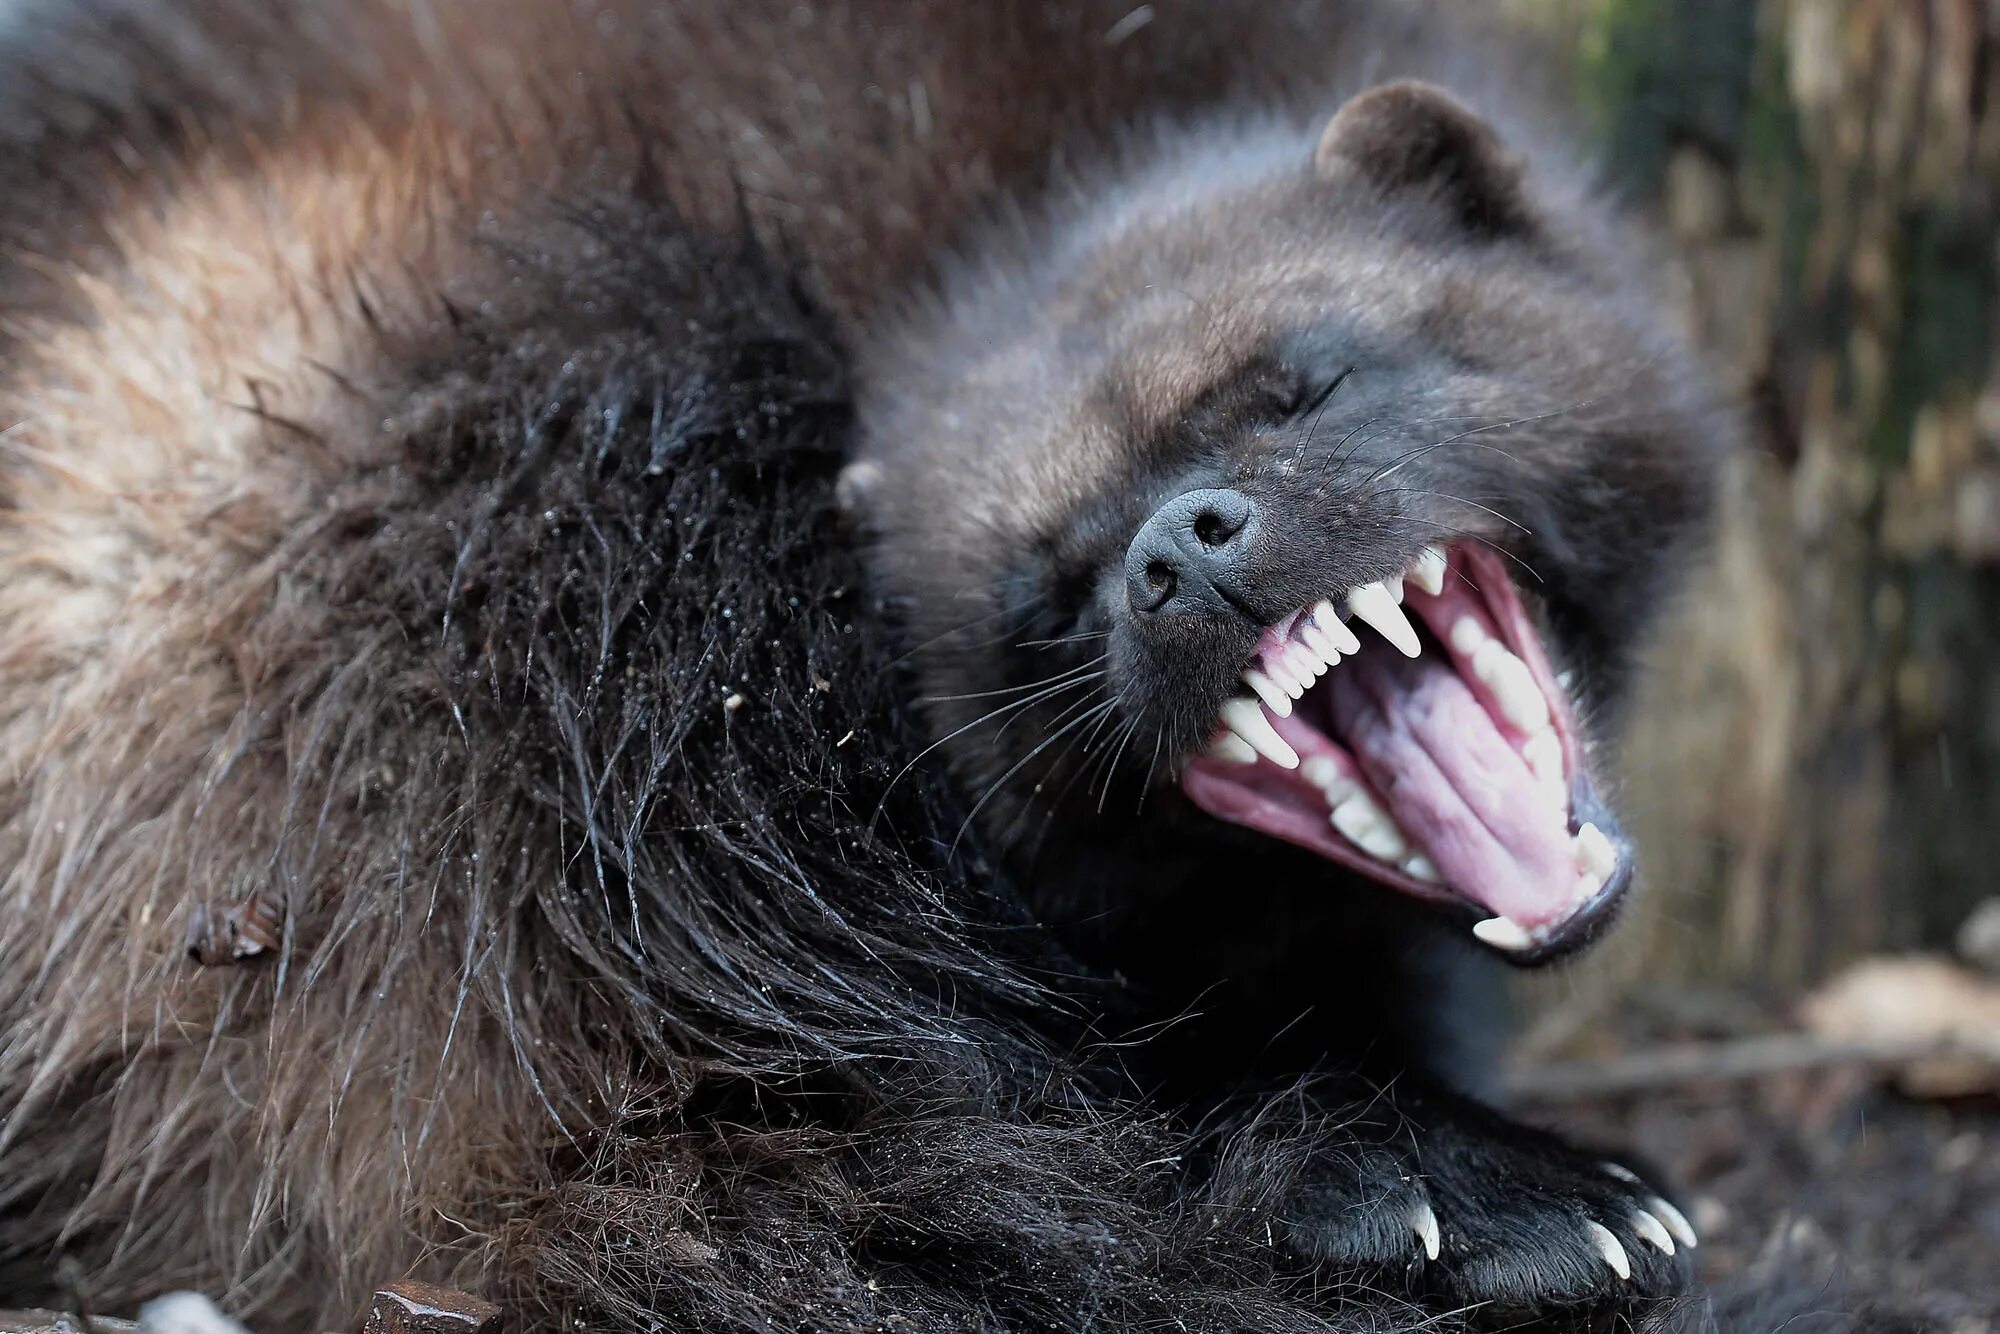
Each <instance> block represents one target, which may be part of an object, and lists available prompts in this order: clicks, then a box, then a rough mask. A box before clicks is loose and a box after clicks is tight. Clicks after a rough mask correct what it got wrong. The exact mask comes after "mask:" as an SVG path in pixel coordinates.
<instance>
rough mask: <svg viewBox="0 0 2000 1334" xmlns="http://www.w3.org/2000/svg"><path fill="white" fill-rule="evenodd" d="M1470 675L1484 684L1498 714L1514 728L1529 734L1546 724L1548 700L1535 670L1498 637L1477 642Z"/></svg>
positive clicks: (1547, 720)
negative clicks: (1498, 711) (1498, 708)
mask: <svg viewBox="0 0 2000 1334" xmlns="http://www.w3.org/2000/svg"><path fill="white" fill-rule="evenodd" d="M1472 674H1473V675H1474V676H1476V677H1478V678H1479V679H1480V680H1481V681H1484V682H1485V683H1486V688H1487V689H1489V690H1491V691H1492V692H1493V699H1494V701H1495V702H1496V703H1497V704H1499V706H1500V712H1501V714H1502V715H1503V716H1504V717H1505V718H1506V719H1507V721H1508V722H1510V723H1512V724H1514V726H1515V727H1516V728H1518V729H1520V730H1521V731H1523V732H1527V733H1529V734H1531V735H1532V734H1533V733H1536V732H1539V731H1541V730H1542V729H1543V728H1545V727H1547V726H1548V725H1549V701H1548V700H1547V699H1546V698H1545V697H1544V696H1543V695H1542V688H1541V687H1540V686H1538V685H1536V684H1535V673H1534V672H1533V671H1532V670H1531V669H1530V668H1529V666H1528V664H1527V663H1525V662H1522V661H1521V660H1520V659H1519V658H1517V657H1515V656H1514V655H1513V654H1512V653H1510V652H1508V651H1507V646H1506V645H1505V644H1502V643H1501V642H1500V641H1499V640H1497V639H1487V640H1483V641H1481V642H1480V645H1479V647H1478V648H1477V649H1475V650H1474V651H1473V654H1472Z"/></svg>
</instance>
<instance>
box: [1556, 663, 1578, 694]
mask: <svg viewBox="0 0 2000 1334" xmlns="http://www.w3.org/2000/svg"><path fill="white" fill-rule="evenodd" d="M1556 684H1557V685H1559V686H1561V687H1562V688H1563V692H1564V693H1565V694H1567V693H1568V692H1569V691H1571V690H1574V689H1575V688H1576V673H1575V672H1573V671H1570V670H1569V669H1568V668H1564V669H1563V670H1562V671H1559V672H1557V673H1556Z"/></svg>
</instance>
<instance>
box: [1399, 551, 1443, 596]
mask: <svg viewBox="0 0 2000 1334" xmlns="http://www.w3.org/2000/svg"><path fill="white" fill-rule="evenodd" d="M1448 568H1450V567H1449V565H1448V563H1447V562H1446V560H1445V558H1444V553H1443V552H1442V551H1439V550H1438V549H1437V548H1436V547H1425V548H1424V549H1423V550H1422V551H1419V552H1418V553H1417V558H1416V559H1415V560H1413V561H1411V562H1410V568H1409V569H1407V570H1405V571H1404V572H1403V574H1404V576H1405V577H1406V578H1408V579H1409V581H1410V582H1411V583H1413V584H1415V585H1416V586H1417V587H1418V588H1421V589H1423V590H1424V592H1426V593H1429V594H1430V595H1431V596H1432V597H1436V596H1437V595H1438V594H1440V593H1442V592H1444V575H1445V571H1446V570H1447V569H1448Z"/></svg>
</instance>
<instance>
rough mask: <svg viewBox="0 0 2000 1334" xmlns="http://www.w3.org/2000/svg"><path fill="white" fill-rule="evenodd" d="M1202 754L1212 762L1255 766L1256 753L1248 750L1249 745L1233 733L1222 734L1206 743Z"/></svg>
mask: <svg viewBox="0 0 2000 1334" xmlns="http://www.w3.org/2000/svg"><path fill="white" fill-rule="evenodd" d="M1201 753H1202V754H1204V755H1206V756H1208V757H1209V758H1210V759H1213V760H1223V761H1226V762H1228V763H1230V764H1255V763H1256V762H1257V752H1256V751H1254V750H1252V749H1250V743H1249V742H1247V741H1245V740H1244V739H1243V738H1242V737H1240V736H1238V735H1236V733H1234V732H1224V733H1223V734H1222V735H1221V736H1219V737H1217V738H1216V739H1215V740H1213V741H1211V742H1209V743H1208V745H1207V746H1206V747H1205V748H1204V749H1203V750H1202V752H1201Z"/></svg>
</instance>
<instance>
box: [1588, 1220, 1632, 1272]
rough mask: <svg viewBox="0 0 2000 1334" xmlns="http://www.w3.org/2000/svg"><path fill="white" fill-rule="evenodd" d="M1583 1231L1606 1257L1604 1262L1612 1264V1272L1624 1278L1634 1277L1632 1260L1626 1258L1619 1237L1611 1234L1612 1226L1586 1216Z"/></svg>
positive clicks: (1600, 1253) (1598, 1251) (1599, 1252)
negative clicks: (1609, 1226)
mask: <svg viewBox="0 0 2000 1334" xmlns="http://www.w3.org/2000/svg"><path fill="white" fill-rule="evenodd" d="M1583 1232H1584V1235H1585V1236H1587V1237H1589V1238H1590V1244H1591V1245H1592V1246H1593V1247H1595V1248H1596V1250H1597V1253H1598V1254H1599V1255H1601V1256H1603V1257H1604V1263H1606V1264H1608V1265H1610V1266H1611V1272H1612V1273H1614V1274H1616V1275H1618V1277H1620V1278H1624V1279H1629V1278H1631V1277H1632V1262H1631V1261H1630V1260H1628V1259H1626V1258H1625V1248H1624V1247H1623V1246H1621V1245H1620V1244H1619V1243H1618V1238H1616V1237H1614V1236H1612V1235H1611V1229H1610V1228H1608V1227H1606V1226H1604V1224H1602V1223H1600V1222H1598V1221H1597V1220H1596V1219H1594V1218H1586V1219H1584V1220H1583Z"/></svg>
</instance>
